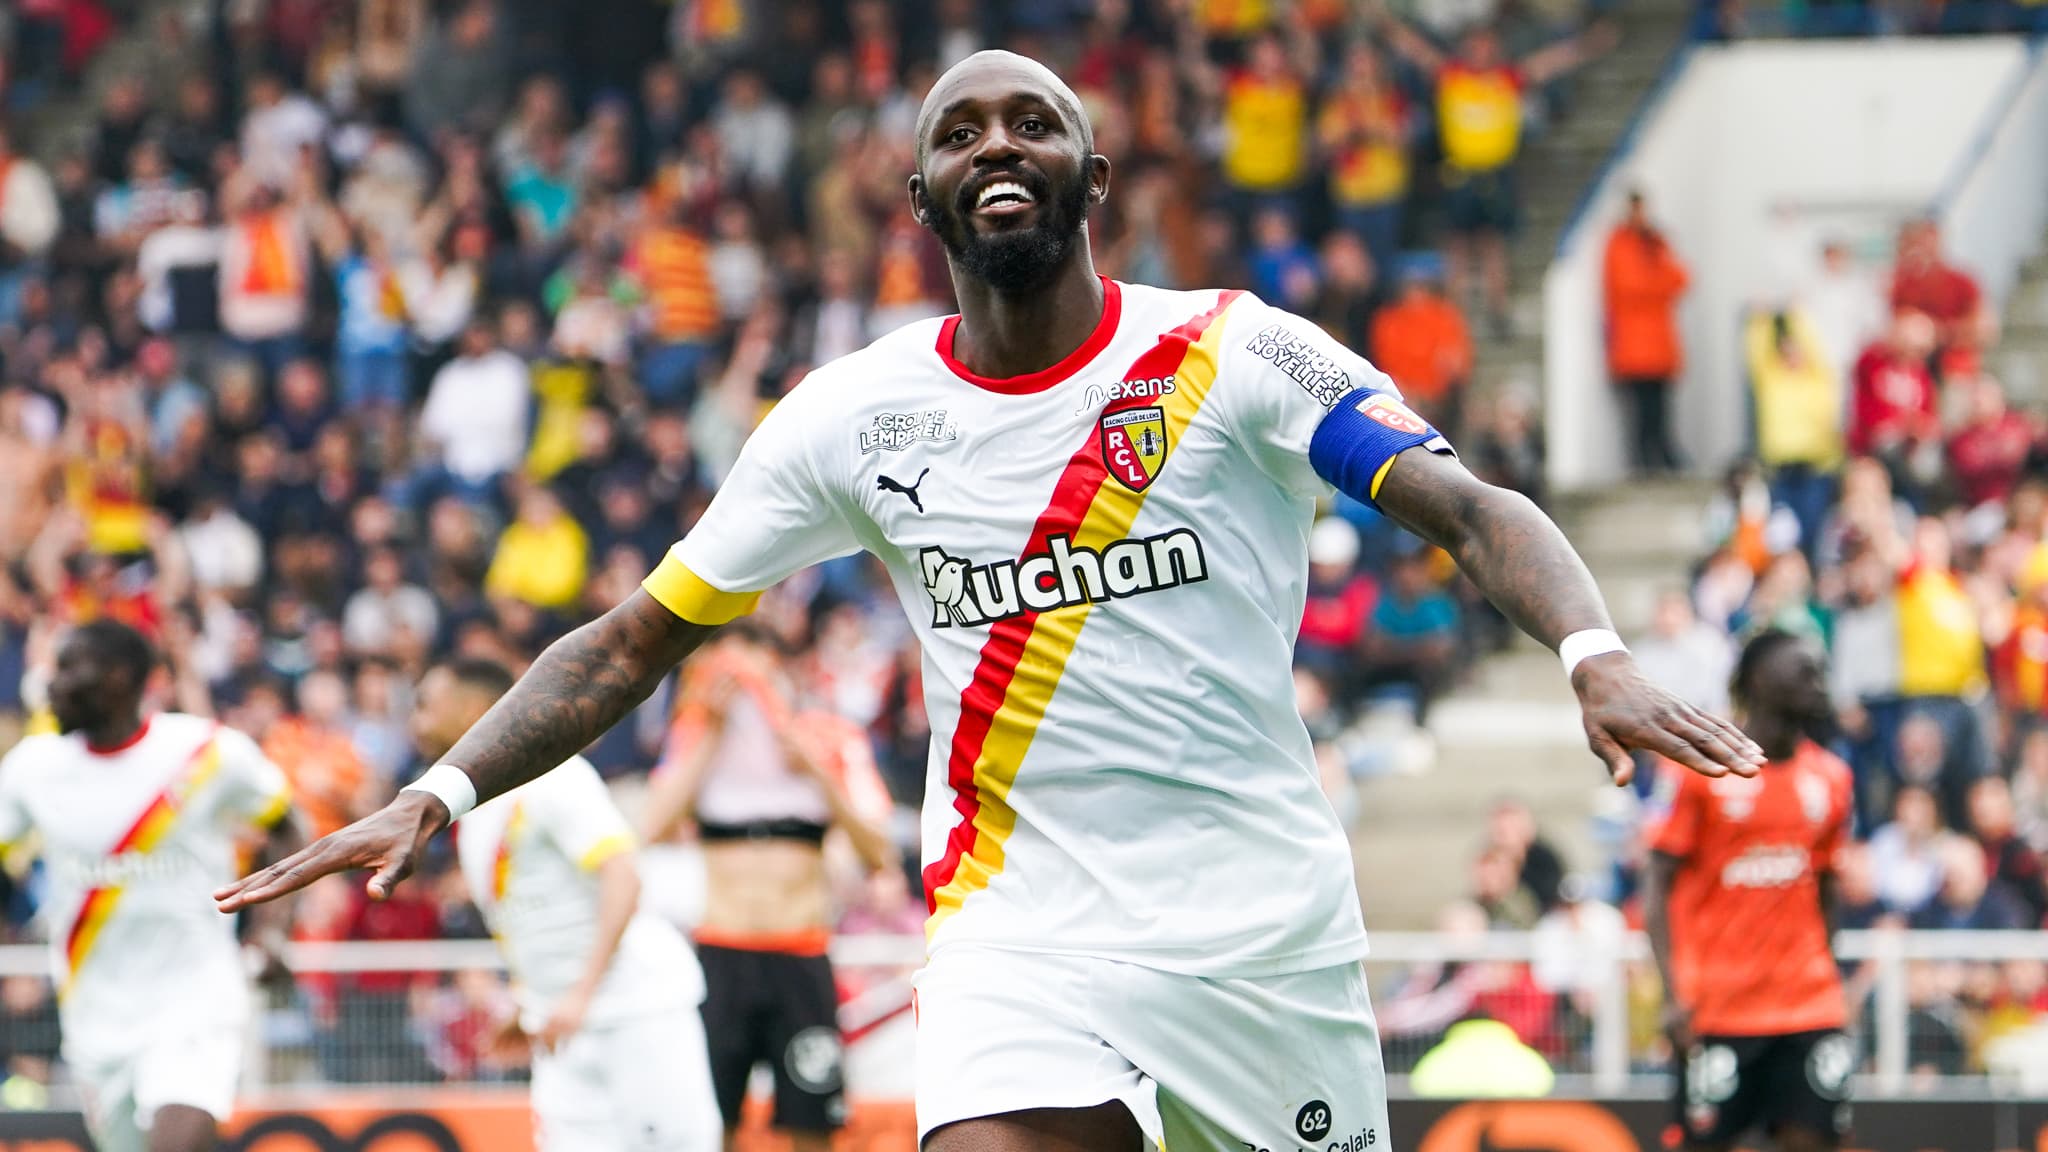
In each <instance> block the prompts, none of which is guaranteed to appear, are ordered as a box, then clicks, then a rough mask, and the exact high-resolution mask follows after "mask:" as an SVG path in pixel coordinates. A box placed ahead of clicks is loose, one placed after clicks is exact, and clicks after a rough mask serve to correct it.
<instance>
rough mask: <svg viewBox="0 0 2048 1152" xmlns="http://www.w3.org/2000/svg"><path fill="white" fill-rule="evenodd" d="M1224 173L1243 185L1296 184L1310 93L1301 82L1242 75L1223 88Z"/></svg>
mask: <svg viewBox="0 0 2048 1152" xmlns="http://www.w3.org/2000/svg"><path fill="white" fill-rule="evenodd" d="M1223 139H1224V144H1223V175H1224V177H1225V178H1226V179H1228V180H1229V181H1230V182H1231V183H1232V184H1233V185H1235V186H1237V187H1239V188H1249V189H1251V190H1252V191H1255V192H1278V191H1284V190H1286V189H1288V188H1292V187H1294V185H1295V184H1297V183H1299V182H1300V180H1301V171H1302V168H1303V167H1304V163H1305V161H1306V160H1307V152H1308V97H1307V95H1306V94H1305V93H1304V92H1303V91H1302V88H1301V84H1300V82H1299V81H1296V80H1293V79H1290V78H1287V77H1281V78H1279V79H1275V80H1259V79H1257V78H1255V77H1252V76H1239V77H1237V78H1236V79H1234V80H1232V81H1231V82H1230V86H1229V87H1228V88H1226V89H1225V90H1224V93H1223Z"/></svg>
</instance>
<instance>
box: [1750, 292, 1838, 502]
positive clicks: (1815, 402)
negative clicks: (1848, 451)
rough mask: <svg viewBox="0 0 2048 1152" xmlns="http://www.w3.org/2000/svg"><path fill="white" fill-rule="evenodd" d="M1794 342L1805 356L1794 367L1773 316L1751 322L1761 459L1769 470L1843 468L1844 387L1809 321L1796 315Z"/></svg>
mask: <svg viewBox="0 0 2048 1152" xmlns="http://www.w3.org/2000/svg"><path fill="white" fill-rule="evenodd" d="M1790 323H1791V336H1792V340H1793V342H1794V343H1795V344H1796V345H1797V346H1798V348H1799V350H1800V357H1799V358H1800V361H1801V362H1800V363H1799V364H1797V365H1794V364H1792V363H1791V362H1789V361H1788V360H1786V358H1785V357H1784V355H1783V354H1782V353H1781V352H1780V351H1779V349H1778V346H1777V338H1776V330H1775V326H1774V325H1773V324H1772V322H1771V317H1770V315H1769V314H1768V313H1759V314H1758V315H1755V316H1752V317H1750V321H1749V328H1748V331H1747V332H1746V333H1744V340H1745V343H1746V344H1747V346H1748V351H1749V382H1750V387H1751V388H1752V389H1753V390H1754V391H1755V394H1756V442H1757V456H1758V457H1759V458H1761V459H1762V460H1763V462H1764V463H1765V464H1768V465H1779V464H1810V465H1813V466H1815V467H1818V468H1830V469H1831V468H1834V467H1835V466H1836V465H1838V464H1840V463H1841V462H1842V386H1841V381H1840V380H1839V379H1838V378H1837V377H1836V376H1835V373H1834V370H1833V369H1832V368H1830V367H1829V366H1828V364H1827V362H1826V360H1825V358H1824V357H1823V356H1822V355H1821V350H1820V342H1819V340H1818V339H1817V338H1816V337H1815V335H1814V332H1813V326H1812V324H1811V323H1810V322H1809V321H1808V320H1807V319H1806V317H1805V316H1804V315H1802V314H1799V313H1793V314H1792V318H1791V321H1790Z"/></svg>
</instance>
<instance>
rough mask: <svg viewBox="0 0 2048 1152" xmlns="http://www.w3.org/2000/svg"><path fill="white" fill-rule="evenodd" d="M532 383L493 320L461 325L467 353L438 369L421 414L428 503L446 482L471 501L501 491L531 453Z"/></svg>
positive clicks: (424, 500)
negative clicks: (505, 346)
mask: <svg viewBox="0 0 2048 1152" xmlns="http://www.w3.org/2000/svg"><path fill="white" fill-rule="evenodd" d="M530 403H531V389H530V385H529V383H528V379H527V369H526V365H525V364H524V363H523V362H521V361H520V359H519V358H518V357H517V356H514V355H512V354H511V353H510V352H507V351H505V350H504V349H503V348H500V347H498V338H497V333H496V332H494V331H493V330H492V328H491V325H490V322H489V321H487V320H473V321H471V322H470V324H469V326H468V327H467V328H465V329H463V333H462V344H461V352H460V354H459V355H458V356H456V357H455V358H454V359H453V360H450V361H449V362H448V363H447V364H446V365H444V366H443V367H442V368H441V370H440V372H439V373H437V374H436V375H435V376H434V383H433V386H432V387H431V388H430V389H429V390H428V392H427V402H426V406H425V407H424V408H423V409H421V411H420V417H419V434H420V438H421V439H422V440H423V441H424V442H425V443H424V445H423V451H422V453H421V455H422V458H423V459H424V460H425V461H426V462H427V464H428V470H427V471H426V472H425V473H424V475H423V476H422V477H421V478H420V479H421V481H422V485H423V487H424V488H425V493H424V498H423V499H420V500H419V501H417V502H418V503H422V504H423V503H426V502H427V500H429V499H431V498H432V497H433V496H434V495H438V494H439V493H440V492H441V491H443V490H445V489H452V490H453V491H455V492H456V493H457V494H459V495H461V496H463V497H464V498H465V499H469V500H490V499H495V498H496V497H497V492H498V484H499V482H500V481H501V479H502V478H503V477H504V476H506V475H507V474H508V473H510V472H512V471H513V470H514V469H515V468H517V467H518V466H519V461H520V459H521V457H522V456H524V455H525V452H526V430H527V413H528V409H529V407H530Z"/></svg>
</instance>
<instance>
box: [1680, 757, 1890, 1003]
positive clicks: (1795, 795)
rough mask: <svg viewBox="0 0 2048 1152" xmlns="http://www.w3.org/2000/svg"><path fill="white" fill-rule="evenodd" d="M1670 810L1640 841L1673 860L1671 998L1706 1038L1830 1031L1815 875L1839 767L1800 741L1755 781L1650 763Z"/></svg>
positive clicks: (1834, 812)
mask: <svg viewBox="0 0 2048 1152" xmlns="http://www.w3.org/2000/svg"><path fill="white" fill-rule="evenodd" d="M1658 767H1659V770H1660V771H1661V772H1663V773H1664V776H1663V778H1662V779H1661V780H1660V781H1659V789H1660V792H1661V794H1662V795H1663V796H1666V797H1669V802H1670V810H1669V811H1668V812H1667V813H1665V815H1664V816H1663V818H1662V819H1661V820H1660V821H1658V822H1657V823H1656V824H1655V825H1654V826H1653V827H1652V829H1651V836H1650V847H1651V848H1652V849H1653V850H1655V851H1658V852H1661V853H1663V854H1665V855H1666V856H1671V857H1674V858H1676V859H1677V860H1678V867H1677V869H1676V871H1675V874H1674V875H1673V877H1672V881H1671V904H1670V923H1671V950H1672V953H1673V956H1672V967H1673V969H1674V970H1675V971H1674V973H1673V976H1674V978H1675V979H1676V980H1677V981H1678V999H1679V1001H1680V1002H1681V1003H1683V1004H1684V1005H1685V1006H1686V1007H1687V1008H1688V1009H1689V1010H1691V1012H1692V1023H1693V1027H1694V1029H1696V1030H1697V1031H1698V1032H1700V1033H1701V1034H1702V1035H1707V1036H1781V1035H1784V1034H1786V1033H1790V1032H1806V1031H1810V1030H1814V1029H1820V1028H1840V1027H1841V1026H1842V1024H1843V1022H1844V1019H1845V1013H1846V1009H1845V1006H1844V1004H1843V1000H1842V979H1841V974H1840V972H1839V971H1837V969H1836V967H1835V956H1834V953H1833V951H1831V950H1830V949H1829V947H1828V926H1827V919H1826V917H1825V916H1824V915H1823V913H1822V911H1821V903H1820V877H1821V874H1822V873H1825V872H1828V871H1830V870H1832V868H1833V860H1834V856H1835V853H1836V851H1838V850H1839V849H1840V848H1841V846H1842V843H1843V841H1844V839H1845V838H1846V836H1847V834H1848V825H1849V807H1850V804H1849V792H1850V782H1849V766H1848V765H1846V764H1844V763H1842V762H1841V761H1840V760H1839V759H1837V758H1836V757H1835V756H1833V755H1832V754H1830V753H1829V752H1827V751H1826V750H1824V749H1822V748H1821V747H1820V745H1818V744H1815V743H1812V742H1811V741H1808V742H1806V743H1804V744H1801V745H1800V747H1799V750H1798V751H1797V752H1795V753H1793V755H1792V757H1791V758H1790V759H1789V760H1782V761H1773V762H1772V763H1769V764H1766V765H1764V770H1763V771H1762V772H1761V773H1759V774H1757V775H1756V776H1753V777H1751V776H1734V775H1729V776H1721V777H1718V778H1714V779H1709V778H1707V777H1705V776H1700V775H1697V774H1695V773H1692V772H1688V771H1686V770H1684V769H1682V768H1679V767H1678V766H1676V765H1674V764H1668V763H1667V764H1660V765H1659V766H1658Z"/></svg>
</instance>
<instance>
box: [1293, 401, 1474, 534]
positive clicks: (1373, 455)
mask: <svg viewBox="0 0 2048 1152" xmlns="http://www.w3.org/2000/svg"><path fill="white" fill-rule="evenodd" d="M1410 448H1426V449H1428V450H1429V451H1431V452H1436V453H1440V454H1442V455H1445V456H1452V457H1455V456H1456V455H1457V452H1456V451H1454V450H1453V449H1452V448H1451V442H1450V441H1449V440H1446V439H1444V437H1443V433H1441V432H1438V431H1437V430H1436V429H1435V428H1432V427H1431V426H1430V424H1429V421H1427V420H1424V419H1423V418H1422V417H1420V416H1417V415H1416V414H1415V412H1414V411H1413V410H1412V409H1410V408H1409V407H1408V406H1407V405H1406V404H1403V403H1401V401H1400V399H1399V398H1397V397H1395V396H1393V395H1390V394H1388V393H1385V392H1375V391H1373V390H1372V389H1370V388H1354V389H1352V390H1351V391H1350V392H1349V393H1347V394H1345V396H1344V398H1343V399H1341V400H1339V401H1337V403H1336V404H1335V405H1333V406H1332V407H1331V408H1330V412H1329V415H1327V416H1324V417H1323V422H1322V423H1321V424H1318V425H1317V426H1316V431H1315V435H1314V436H1313V437H1311V438H1310V439H1309V444H1308V461H1309V465H1310V466H1311V467H1313V468H1314V469H1315V471H1316V475H1318V476H1321V477H1322V478H1323V479H1325V480H1327V481H1329V482H1330V483H1331V484H1333V485H1335V486H1336V488H1337V490H1338V491H1339V492H1342V493H1344V494H1345V495H1346V496H1349V497H1351V498H1352V499H1354V500H1359V501H1363V502H1364V503H1366V504H1369V505H1371V506H1372V507H1373V508H1375V509H1377V508H1378V507H1379V501H1378V499H1377V497H1378V496H1379V493H1380V485H1381V484H1383V483H1385V482H1386V479H1387V473H1388V472H1389V471H1390V470H1392V468H1393V466H1394V457H1396V456H1398V455H1400V454H1401V453H1403V452H1406V451H1407V450H1408V449H1410Z"/></svg>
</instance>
